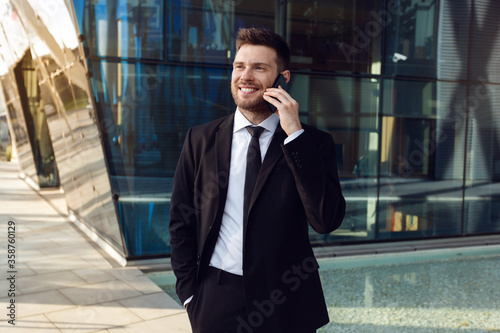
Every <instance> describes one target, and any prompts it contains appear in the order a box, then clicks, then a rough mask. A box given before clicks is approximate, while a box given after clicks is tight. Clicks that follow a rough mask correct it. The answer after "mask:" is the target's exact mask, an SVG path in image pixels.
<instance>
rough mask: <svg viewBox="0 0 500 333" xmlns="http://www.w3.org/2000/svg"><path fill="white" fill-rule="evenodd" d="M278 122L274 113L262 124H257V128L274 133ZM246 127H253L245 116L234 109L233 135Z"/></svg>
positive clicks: (278, 119)
mask: <svg viewBox="0 0 500 333" xmlns="http://www.w3.org/2000/svg"><path fill="white" fill-rule="evenodd" d="M279 122H280V118H279V117H278V115H277V114H276V113H273V114H272V115H271V116H269V117H267V118H266V119H265V120H264V121H263V122H261V123H260V124H258V125H257V126H260V127H264V128H265V129H266V130H268V131H270V132H271V133H274V132H275V131H276V128H277V127H278V124H279ZM247 126H255V125H254V124H252V123H251V122H250V121H249V120H248V119H247V118H245V116H244V115H243V114H242V113H241V111H240V110H239V109H238V108H236V112H235V115H234V129H233V133H236V132H238V131H239V130H241V129H243V128H245V127H247Z"/></svg>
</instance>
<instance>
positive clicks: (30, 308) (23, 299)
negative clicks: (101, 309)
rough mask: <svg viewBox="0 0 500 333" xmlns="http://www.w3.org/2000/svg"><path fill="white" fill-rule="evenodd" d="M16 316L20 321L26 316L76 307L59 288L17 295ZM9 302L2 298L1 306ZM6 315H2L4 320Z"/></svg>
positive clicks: (3, 306) (0, 300) (3, 307)
mask: <svg viewBox="0 0 500 333" xmlns="http://www.w3.org/2000/svg"><path fill="white" fill-rule="evenodd" d="M15 301H16V316H17V317H18V318H19V321H20V322H21V321H23V320H22V319H23V318H24V317H29V316H33V315H39V314H43V313H50V312H53V311H60V310H65V309H68V308H74V307H75V305H74V304H73V303H72V302H71V301H70V300H69V299H67V298H66V297H64V295H62V294H61V293H60V292H58V291H57V290H51V291H44V292H41V293H36V294H30V295H21V296H19V297H16V299H15ZM8 302H9V299H8V298H2V299H0V308H1V309H5V308H6V306H7V304H8ZM3 319H4V317H3V316H2V320H3Z"/></svg>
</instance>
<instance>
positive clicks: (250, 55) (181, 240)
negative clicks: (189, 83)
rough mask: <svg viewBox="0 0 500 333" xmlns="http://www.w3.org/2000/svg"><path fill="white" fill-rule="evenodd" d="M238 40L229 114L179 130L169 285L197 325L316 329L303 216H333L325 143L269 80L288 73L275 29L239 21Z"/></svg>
mask: <svg viewBox="0 0 500 333" xmlns="http://www.w3.org/2000/svg"><path fill="white" fill-rule="evenodd" d="M236 49H237V53H236V56H235V59H234V63H233V72H232V79H231V92H232V95H233V98H234V101H235V103H236V105H237V109H236V112H234V113H233V114H231V115H229V116H226V117H224V118H221V119H217V120H214V121H212V122H210V123H207V124H204V125H200V126H196V127H193V128H192V129H190V130H189V131H188V133H187V136H186V140H185V143H184V147H183V149H182V152H181V156H180V159H179V164H178V166H177V170H176V173H175V176H174V185H173V190H172V199H171V210H170V235H171V246H172V258H171V263H172V268H173V270H174V273H175V275H176V277H177V284H176V289H177V293H178V295H179V298H180V300H181V301H182V302H183V303H184V306H185V307H186V308H187V312H188V315H189V319H190V321H191V326H192V328H193V332H195V333H219V332H220V333H224V332H228V333H234V332H237V333H257V332H273V333H275V332H284V333H293V332H297V333H310V332H315V331H316V329H317V328H319V327H321V326H323V325H325V324H327V323H328V321H329V318H328V312H327V308H326V304H325V300H324V296H323V290H322V287H321V282H320V279H319V274H318V268H319V266H318V263H317V261H316V259H315V257H314V254H313V250H312V248H311V244H310V242H309V236H308V225H309V224H310V225H311V226H312V227H313V228H314V230H316V231H317V232H319V233H330V232H332V231H334V230H335V229H337V228H338V227H339V226H340V224H341V223H342V219H343V217H344V213H345V201H344V198H343V196H342V191H341V188H340V183H339V179H338V174H337V164H336V160H335V156H336V155H335V144H334V142H333V139H332V137H331V136H330V135H329V134H327V133H325V132H322V131H320V130H318V129H315V128H313V127H311V126H307V125H305V124H301V122H300V120H299V111H298V110H299V107H298V103H297V102H296V101H295V100H294V99H293V98H292V97H291V96H290V94H288V93H287V92H286V91H285V90H283V89H282V88H281V87H279V88H270V87H271V86H272V84H273V82H274V80H275V79H276V77H277V76H278V75H279V74H283V76H284V77H285V79H286V81H287V82H288V81H289V80H290V71H289V70H288V69H289V65H290V51H289V49H288V46H287V44H286V42H285V41H284V40H283V39H282V38H281V37H280V36H279V35H277V34H275V33H273V32H271V31H269V30H266V29H259V28H251V29H240V31H239V32H238V36H237V39H236ZM273 97H274V98H273ZM268 102H269V103H271V104H273V105H274V106H275V107H276V108H277V111H276V112H275V113H271V112H270V110H269V105H268ZM256 163H257V165H255V164H256Z"/></svg>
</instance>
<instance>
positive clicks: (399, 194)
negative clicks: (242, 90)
mask: <svg viewBox="0 0 500 333" xmlns="http://www.w3.org/2000/svg"><path fill="white" fill-rule="evenodd" d="M42 4H43V5H42ZM499 16H500V2H498V1H494V0H461V1H451V0H376V1H368V0H359V1H346V0H330V1H327V0H324V1H314V2H310V1H301V0H288V1H263V0H254V1H245V0H225V1H221V0H193V1H180V0H172V1H170V0H141V1H140V0H114V1H109V0H73V1H71V0H49V1H48V2H47V1H43V2H42V1H37V0H0V19H1V20H0V22H1V24H0V92H1V95H2V97H1V98H0V115H1V114H2V111H3V112H4V113H5V114H6V116H7V120H8V123H9V129H10V132H11V135H12V138H13V142H14V144H15V146H16V148H17V155H18V161H19V165H20V169H21V172H22V173H23V174H24V175H26V177H29V178H30V179H31V180H33V181H34V182H35V183H36V184H38V186H39V187H61V188H62V189H63V190H64V193H65V196H66V201H67V206H68V209H69V211H70V213H71V214H72V216H74V217H75V218H76V219H77V220H78V221H80V222H81V223H83V224H84V225H85V226H86V227H87V228H89V229H90V230H92V231H93V232H94V233H95V234H96V235H98V236H99V237H100V239H101V240H103V241H104V242H105V243H106V244H107V245H109V246H110V248H112V249H113V251H116V252H117V253H118V254H119V255H120V256H122V257H123V258H126V259H127V260H135V259H146V258H154V257H168V255H169V253H170V248H169V235H168V221H169V216H168V212H169V206H170V205H169V203H170V193H171V186H172V177H173V174H174V171H175V167H176V164H177V158H178V156H179V153H180V149H181V147H182V143H183V140H184V136H185V134H186V132H187V130H188V129H189V128H190V127H191V126H193V125H197V124H201V123H205V122H208V121H210V120H212V119H215V118H218V117H220V116H224V115H227V114H229V113H231V112H234V109H235V106H234V102H233V100H232V97H231V94H230V89H229V84H230V77H231V68H232V59H233V57H234V54H235V46H234V36H235V33H236V31H237V30H238V29H239V28H240V27H266V28H269V29H271V30H273V31H276V32H277V33H279V34H281V35H282V36H283V37H285V39H286V40H287V41H288V43H289V45H290V48H291V52H292V68H291V71H292V80H291V84H290V92H291V95H292V96H293V97H294V98H295V99H296V100H297V101H298V102H299V105H300V110H299V111H300V116H301V119H302V121H303V122H305V123H308V124H311V125H314V126H316V127H318V128H320V129H322V130H324V131H326V132H328V133H330V134H331V135H332V137H333V138H334V140H335V142H336V144H337V161H338V166H339V175H340V178H341V184H342V187H343V191H344V195H345V197H346V201H347V213H346V217H345V220H344V223H343V225H342V226H341V228H340V229H339V230H337V231H335V232H333V233H332V234H330V235H318V234H316V233H314V232H312V231H311V234H310V238H311V242H312V243H313V244H314V245H315V246H329V245H337V246H342V245H347V244H362V243H385V242H392V241H398V240H427V239H444V238H450V237H460V238H463V237H466V236H478V235H490V234H500V23H499V21H498V17H499Z"/></svg>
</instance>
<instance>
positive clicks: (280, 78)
mask: <svg viewBox="0 0 500 333" xmlns="http://www.w3.org/2000/svg"><path fill="white" fill-rule="evenodd" d="M278 86H281V88H283V89H284V90H285V91H288V84H287V83H286V79H285V77H284V76H283V74H280V75H278V77H277V78H276V80H275V81H274V83H273V86H272V88H278ZM273 98H274V99H276V100H278V101H279V99H277V98H275V97H273ZM267 104H269V111H271V113H275V112H276V107H275V106H274V105H272V104H271V103H269V102H267Z"/></svg>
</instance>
